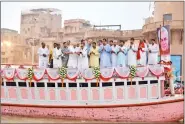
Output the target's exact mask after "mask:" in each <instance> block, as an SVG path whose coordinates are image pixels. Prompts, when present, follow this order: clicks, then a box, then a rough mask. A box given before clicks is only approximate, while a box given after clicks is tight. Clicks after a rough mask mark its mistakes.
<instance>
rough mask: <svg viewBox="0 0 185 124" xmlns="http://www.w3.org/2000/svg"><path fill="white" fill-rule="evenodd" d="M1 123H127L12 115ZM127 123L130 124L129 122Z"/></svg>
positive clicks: (3, 116) (4, 118) (4, 117)
mask: <svg viewBox="0 0 185 124" xmlns="http://www.w3.org/2000/svg"><path fill="white" fill-rule="evenodd" d="M1 123H73V124H74V123H84V124H94V123H96V124H98V123H99V124H103V123H104V124H106V123H109V124H112V123H116V124H117V123H119V124H122V123H123V124H126V123H124V122H105V121H85V120H66V119H52V118H31V117H20V116H10V115H1ZM127 124H129V123H128V122H127ZM130 124H156V123H130ZM164 124H183V120H181V121H179V122H171V123H166V122H165V123H164Z"/></svg>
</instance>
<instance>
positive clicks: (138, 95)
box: [136, 80, 140, 99]
mask: <svg viewBox="0 0 185 124" xmlns="http://www.w3.org/2000/svg"><path fill="white" fill-rule="evenodd" d="M139 97H140V87H139V81H138V80H136V99H139Z"/></svg>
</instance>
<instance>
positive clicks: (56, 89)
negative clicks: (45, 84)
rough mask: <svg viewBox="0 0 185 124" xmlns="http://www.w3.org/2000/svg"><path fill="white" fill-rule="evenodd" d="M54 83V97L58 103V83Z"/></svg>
mask: <svg viewBox="0 0 185 124" xmlns="http://www.w3.org/2000/svg"><path fill="white" fill-rule="evenodd" d="M54 83H55V97H56V100H57V101H59V94H60V92H59V90H58V86H57V84H58V83H57V82H56V81H55V82H54Z"/></svg>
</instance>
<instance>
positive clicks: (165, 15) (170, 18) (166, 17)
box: [163, 14, 172, 21]
mask: <svg viewBox="0 0 185 124" xmlns="http://www.w3.org/2000/svg"><path fill="white" fill-rule="evenodd" d="M163 19H164V21H171V20H172V14H164V15H163Z"/></svg>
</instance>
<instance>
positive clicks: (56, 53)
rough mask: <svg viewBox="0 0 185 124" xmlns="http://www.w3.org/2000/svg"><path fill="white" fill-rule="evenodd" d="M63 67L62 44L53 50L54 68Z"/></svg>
mask: <svg viewBox="0 0 185 124" xmlns="http://www.w3.org/2000/svg"><path fill="white" fill-rule="evenodd" d="M60 67H62V51H61V48H60V44H57V47H56V48H54V50H53V68H60Z"/></svg>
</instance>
